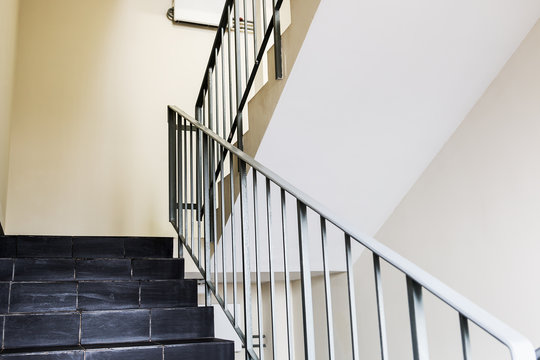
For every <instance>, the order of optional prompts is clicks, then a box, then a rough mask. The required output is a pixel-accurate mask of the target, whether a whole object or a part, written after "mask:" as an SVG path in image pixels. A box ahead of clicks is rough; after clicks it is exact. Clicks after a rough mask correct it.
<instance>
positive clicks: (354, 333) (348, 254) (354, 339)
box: [345, 233, 360, 360]
mask: <svg viewBox="0 0 540 360" xmlns="http://www.w3.org/2000/svg"><path fill="white" fill-rule="evenodd" d="M345 258H346V263H347V290H348V293H349V317H350V322H351V344H352V356H353V360H358V359H360V355H359V354H360V353H359V351H358V323H357V320H356V296H355V291H354V272H353V271H354V270H353V263H352V250H351V236H350V235H349V234H347V233H346V234H345Z"/></svg>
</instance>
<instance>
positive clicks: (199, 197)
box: [195, 107, 203, 265]
mask: <svg viewBox="0 0 540 360" xmlns="http://www.w3.org/2000/svg"><path fill="white" fill-rule="evenodd" d="M202 113H203V110H202V108H201V107H199V108H197V112H196V114H197V120H198V121H199V122H201V120H202ZM201 137H202V131H201V130H199V129H197V134H196V140H195V141H196V144H195V147H196V148H197V149H196V152H197V158H196V159H197V169H196V172H197V174H196V176H197V249H198V257H197V258H198V259H199V265H200V263H201V262H202V259H201V255H202V253H201V221H202V214H201V204H202V200H203V199H202V193H203V189H202V178H201V171H202V158H201V157H202V138H201Z"/></svg>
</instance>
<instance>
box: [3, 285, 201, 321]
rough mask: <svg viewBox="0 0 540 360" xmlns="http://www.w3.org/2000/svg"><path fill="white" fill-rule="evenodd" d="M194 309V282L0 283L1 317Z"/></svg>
mask: <svg viewBox="0 0 540 360" xmlns="http://www.w3.org/2000/svg"><path fill="white" fill-rule="evenodd" d="M10 286H11V289H10ZM8 304H9V308H8ZM196 306H197V281H196V280H194V279H188V280H151V281H139V280H129V281H68V282H11V284H10V283H7V282H6V283H0V313H2V314H5V313H39V312H56V311H64V312H65V311H77V310H122V309H138V308H143V309H150V308H176V307H196Z"/></svg>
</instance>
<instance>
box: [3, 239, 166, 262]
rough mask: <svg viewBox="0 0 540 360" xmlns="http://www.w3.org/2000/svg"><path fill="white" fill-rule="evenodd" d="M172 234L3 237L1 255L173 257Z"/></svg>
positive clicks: (12, 256) (19, 256)
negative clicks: (146, 235)
mask: <svg viewBox="0 0 540 360" xmlns="http://www.w3.org/2000/svg"><path fill="white" fill-rule="evenodd" d="M172 255H173V239H172V238H170V237H167V238H164V237H110V236H108V237H103V236H93V237H92V236H4V237H2V238H1V239H0V258H15V257H17V258H89V259H95V258H120V259H123V258H172Z"/></svg>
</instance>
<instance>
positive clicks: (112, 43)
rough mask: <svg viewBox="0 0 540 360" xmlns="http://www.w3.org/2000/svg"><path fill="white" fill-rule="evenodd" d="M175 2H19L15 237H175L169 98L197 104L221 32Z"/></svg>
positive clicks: (12, 194) (11, 219) (10, 224)
mask: <svg viewBox="0 0 540 360" xmlns="http://www.w3.org/2000/svg"><path fill="white" fill-rule="evenodd" d="M2 4H4V2H2ZM168 7H170V0H158V1H156V0H152V1H148V0H84V1H76V2H74V1H71V0H48V1H41V0H21V4H20V8H21V14H24V16H21V18H20V25H19V34H18V50H17V51H18V62H17V71H16V86H15V101H14V108H13V124H12V143H11V159H10V160H11V161H10V163H11V165H10V175H9V180H10V184H11V186H10V187H9V193H8V195H9V202H8V217H7V222H6V227H7V229H6V231H7V232H8V233H12V234H17V233H24V234H77V235H87V234H88V235H89V234H94V235H173V234H174V231H173V229H172V227H171V226H170V225H169V224H168V223H167V218H168V217H167V185H166V184H167V175H166V174H167V133H166V132H167V128H166V105H168V104H177V105H179V106H180V107H182V108H183V109H186V110H188V111H192V109H193V108H194V103H195V96H196V95H197V93H198V89H199V86H200V81H201V79H202V74H203V70H204V66H205V64H206V61H207V56H208V51H209V49H210V47H211V44H212V41H213V37H214V32H213V31H209V30H204V29H199V28H193V27H185V26H173V25H172V24H171V23H170V22H169V21H168V20H167V19H166V17H165V12H166V10H167V8H168ZM0 201H1V198H0Z"/></svg>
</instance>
